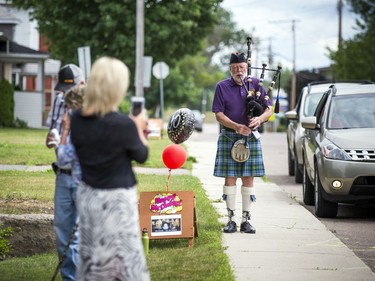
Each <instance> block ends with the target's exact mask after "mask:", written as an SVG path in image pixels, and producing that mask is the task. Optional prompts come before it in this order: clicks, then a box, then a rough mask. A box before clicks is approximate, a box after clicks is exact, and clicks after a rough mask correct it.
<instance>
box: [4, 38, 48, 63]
mask: <svg viewBox="0 0 375 281" xmlns="http://www.w3.org/2000/svg"><path fill="white" fill-rule="evenodd" d="M48 58H49V54H48V53H46V52H40V51H37V50H34V49H31V48H28V47H25V46H22V45H19V44H17V43H15V42H12V41H10V40H8V39H7V38H6V37H4V36H2V35H1V34H0V61H7V62H25V63H26V62H36V61H40V60H46V59H48Z"/></svg>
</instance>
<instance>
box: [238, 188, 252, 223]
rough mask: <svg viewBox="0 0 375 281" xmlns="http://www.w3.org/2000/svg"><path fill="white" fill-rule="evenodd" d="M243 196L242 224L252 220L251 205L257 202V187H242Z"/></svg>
mask: <svg viewBox="0 0 375 281" xmlns="http://www.w3.org/2000/svg"><path fill="white" fill-rule="evenodd" d="M241 195H242V222H245V221H247V220H248V219H249V218H250V210H251V205H252V204H253V203H254V202H255V201H256V197H255V187H253V186H250V187H247V186H241Z"/></svg>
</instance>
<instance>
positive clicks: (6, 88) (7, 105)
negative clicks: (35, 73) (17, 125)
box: [0, 79, 14, 127]
mask: <svg viewBox="0 0 375 281" xmlns="http://www.w3.org/2000/svg"><path fill="white" fill-rule="evenodd" d="M13 96H14V90H13V86H12V85H11V84H10V83H9V82H8V81H7V80H6V79H3V80H2V81H1V82H0V127H11V126H12V125H13V118H14V98H13Z"/></svg>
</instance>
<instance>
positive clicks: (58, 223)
mask: <svg viewBox="0 0 375 281" xmlns="http://www.w3.org/2000/svg"><path fill="white" fill-rule="evenodd" d="M76 194H77V185H76V184H75V183H74V181H73V178H72V176H69V175H66V174H61V173H60V172H57V173H56V186H55V216H54V221H53V225H54V228H55V232H56V244H57V253H58V255H59V259H60V258H61V257H62V256H63V255H64V256H65V257H64V261H63V262H62V264H61V268H60V272H61V276H62V279H63V280H64V281H66V280H76V267H77V261H78V232H77V231H76V232H75V233H74V238H73V240H72V241H71V242H70V245H69V248H68V249H66V246H67V245H68V243H69V237H70V236H71V235H72V233H73V229H74V226H75V225H76V223H77V219H78V214H77V204H76Z"/></svg>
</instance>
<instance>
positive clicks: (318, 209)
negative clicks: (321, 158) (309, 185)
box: [315, 167, 338, 218]
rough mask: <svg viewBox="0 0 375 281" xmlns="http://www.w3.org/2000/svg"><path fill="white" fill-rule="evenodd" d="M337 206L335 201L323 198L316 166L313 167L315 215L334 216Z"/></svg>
mask: <svg viewBox="0 0 375 281" xmlns="http://www.w3.org/2000/svg"><path fill="white" fill-rule="evenodd" d="M337 208H338V206H337V203H335V202H330V201H327V200H325V199H324V198H323V186H322V184H321V183H320V177H319V172H318V167H315V215H316V216H318V217H320V218H334V217H336V215H337Z"/></svg>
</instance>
